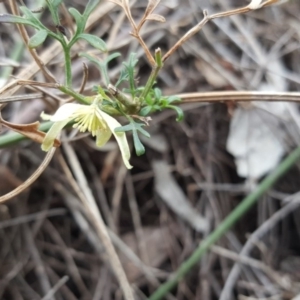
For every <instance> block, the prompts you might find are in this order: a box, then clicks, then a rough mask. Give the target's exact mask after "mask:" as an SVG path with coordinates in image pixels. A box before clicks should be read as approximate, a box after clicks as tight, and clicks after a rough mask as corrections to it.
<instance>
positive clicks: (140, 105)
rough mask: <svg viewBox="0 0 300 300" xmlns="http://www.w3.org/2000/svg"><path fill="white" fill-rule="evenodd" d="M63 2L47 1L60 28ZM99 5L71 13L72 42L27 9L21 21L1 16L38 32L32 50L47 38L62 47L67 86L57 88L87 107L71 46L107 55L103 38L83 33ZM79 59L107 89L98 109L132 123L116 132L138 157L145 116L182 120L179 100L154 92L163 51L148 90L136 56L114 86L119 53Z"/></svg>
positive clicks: (90, 3)
mask: <svg viewBox="0 0 300 300" xmlns="http://www.w3.org/2000/svg"><path fill="white" fill-rule="evenodd" d="M62 2H63V1H62V0H46V4H47V7H48V9H49V11H50V14H51V16H52V19H53V22H54V24H55V25H56V26H57V28H59V27H61V25H60V19H59V6H60V5H61V3H62ZM99 2H100V0H89V1H88V3H87V5H86V7H85V10H84V12H83V13H82V14H81V13H80V12H79V11H78V10H76V9H75V8H72V7H71V8H69V13H70V15H71V16H72V17H73V18H74V20H75V23H76V31H75V33H74V35H73V36H72V37H70V38H69V41H68V40H67V39H66V38H65V37H64V35H63V33H62V31H61V30H57V31H56V32H53V31H51V30H50V29H48V28H47V27H46V26H44V25H43V23H42V22H41V21H40V20H39V19H38V17H37V16H36V15H35V14H34V13H33V12H31V11H30V10H29V9H28V8H27V7H25V6H22V7H20V10H21V12H22V14H23V16H22V17H20V16H14V15H9V14H2V15H1V14H0V23H3V22H6V23H17V24H24V25H29V26H31V27H33V28H35V29H36V31H37V32H36V33H35V34H34V35H33V36H32V37H31V38H30V40H29V44H28V46H29V47H30V48H36V47H38V46H40V45H41V44H43V42H44V41H45V40H46V38H47V37H48V36H49V37H52V38H54V39H56V40H57V41H59V42H60V43H61V45H62V48H63V51H64V54H65V75H66V84H65V85H60V86H59V87H58V88H59V89H60V90H61V91H62V92H64V93H66V94H68V95H70V96H72V97H74V99H76V100H78V101H80V102H82V103H85V104H89V103H91V102H92V99H93V97H84V96H82V95H80V94H78V93H77V92H75V91H74V90H73V89H72V71H71V55H70V52H71V48H72V46H73V45H74V44H75V43H76V42H77V41H78V40H79V39H83V40H85V41H86V42H88V43H89V44H90V45H91V46H92V47H94V48H96V49H98V50H100V51H101V52H105V51H107V48H106V44H105V42H104V41H103V40H102V39H101V38H99V37H97V36H95V35H92V34H88V33H85V32H84V30H85V27H86V23H87V20H88V17H89V15H90V14H91V13H92V11H93V10H94V9H95V8H96V6H97V5H98V4H99ZM80 56H82V57H85V58H87V59H88V60H89V61H91V62H92V63H94V64H95V65H96V66H97V67H98V68H99V71H100V73H101V77H102V80H103V82H104V84H105V86H106V88H107V89H103V88H101V87H100V86H98V87H97V88H96V90H95V91H96V93H97V94H100V95H101V96H102V99H103V101H102V103H101V104H99V105H100V107H101V109H102V110H104V111H105V112H107V113H109V114H112V115H123V116H125V117H126V119H127V120H128V121H129V124H127V125H125V126H122V127H119V128H117V129H116V130H115V131H116V132H132V136H133V142H134V147H135V152H136V154H137V155H142V154H143V153H144V152H145V147H144V146H143V144H142V142H141V141H140V139H139V134H143V135H144V136H146V137H150V135H149V133H148V132H147V131H146V130H144V129H143V126H145V125H148V124H147V121H148V119H149V118H146V116H148V115H150V114H151V113H153V112H155V111H161V110H163V109H167V108H169V109H173V110H175V111H176V113H177V120H182V118H183V112H182V110H181V109H180V108H179V107H177V106H176V105H174V102H179V101H180V99H179V98H178V97H175V96H170V97H165V96H163V95H162V93H161V91H160V89H158V88H153V85H154V84H155V80H156V77H157V74H158V71H159V70H160V69H161V67H162V66H163V63H162V58H161V51H160V50H159V49H158V50H157V51H156V52H155V62H156V64H157V69H156V70H153V71H152V73H151V75H150V76H149V79H148V81H147V83H146V85H145V87H138V86H137V80H136V78H135V76H136V65H137V63H138V59H137V58H136V54H135V53H131V54H130V56H129V58H128V60H127V61H126V62H123V67H122V69H121V71H120V75H119V78H118V79H117V80H116V83H115V86H114V85H112V84H111V82H110V78H109V75H108V74H109V73H108V66H109V63H110V62H111V61H112V60H113V59H116V58H117V57H119V56H120V54H119V53H112V54H110V55H108V56H107V57H106V58H104V59H102V60H101V59H99V58H98V57H96V56H92V55H90V54H88V53H80ZM120 86H122V89H121V90H119V89H118V88H117V87H120ZM89 98H91V99H89ZM134 118H138V119H139V122H136V121H135V120H134Z"/></svg>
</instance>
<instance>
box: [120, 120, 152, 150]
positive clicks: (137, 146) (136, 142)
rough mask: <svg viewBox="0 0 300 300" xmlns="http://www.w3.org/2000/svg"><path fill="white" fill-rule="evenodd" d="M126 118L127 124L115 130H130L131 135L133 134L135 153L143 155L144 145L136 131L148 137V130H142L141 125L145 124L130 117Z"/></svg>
mask: <svg viewBox="0 0 300 300" xmlns="http://www.w3.org/2000/svg"><path fill="white" fill-rule="evenodd" d="M128 120H129V122H130V123H129V124H127V125H125V126H122V127H118V128H116V129H115V132H123V131H125V132H126V131H131V132H132V136H133V144H134V148H135V153H136V155H138V156H140V155H143V154H144V153H145V147H144V145H143V144H142V142H141V141H140V138H139V135H138V132H139V133H141V134H143V135H144V136H146V137H148V138H149V137H150V134H149V132H147V131H146V130H144V129H143V128H142V127H143V126H145V124H143V123H137V122H135V121H134V120H133V119H132V118H128Z"/></svg>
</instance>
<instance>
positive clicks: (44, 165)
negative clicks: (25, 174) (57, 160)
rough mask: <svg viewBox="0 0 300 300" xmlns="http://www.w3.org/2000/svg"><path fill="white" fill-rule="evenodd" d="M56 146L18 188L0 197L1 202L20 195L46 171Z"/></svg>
mask: <svg viewBox="0 0 300 300" xmlns="http://www.w3.org/2000/svg"><path fill="white" fill-rule="evenodd" d="M55 150H56V148H52V149H51V150H50V151H49V152H48V153H47V154H46V156H45V158H44V160H43V162H42V163H41V165H40V166H39V167H38V168H37V169H36V171H35V172H34V173H33V174H32V175H31V176H30V177H29V178H28V179H27V180H26V181H25V182H24V183H23V184H21V185H20V186H18V187H17V188H16V189H14V190H13V191H11V192H10V193H8V194H6V195H3V196H1V197H0V203H4V202H6V201H8V200H10V199H12V198H13V197H15V196H17V195H19V194H20V193H22V192H23V191H24V190H26V189H27V188H28V187H30V186H31V185H32V184H33V183H34V182H35V181H36V180H37V179H38V177H39V176H40V175H41V174H42V173H43V172H44V171H45V169H46V168H47V166H48V165H49V163H50V161H51V160H52V157H53V155H54V153H55Z"/></svg>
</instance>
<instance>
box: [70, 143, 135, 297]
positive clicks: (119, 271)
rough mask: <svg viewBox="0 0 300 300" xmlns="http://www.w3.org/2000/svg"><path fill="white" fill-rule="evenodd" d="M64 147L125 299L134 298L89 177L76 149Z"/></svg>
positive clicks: (87, 209) (86, 207)
mask: <svg viewBox="0 0 300 300" xmlns="http://www.w3.org/2000/svg"><path fill="white" fill-rule="evenodd" d="M64 148H65V150H66V152H67V154H68V160H69V163H70V165H71V167H72V170H73V172H74V174H75V177H76V178H77V180H78V183H79V186H80V188H81V190H82V192H83V193H84V195H85V199H84V202H83V205H84V208H85V212H86V215H87V217H88V219H89V220H90V222H91V223H92V224H93V225H94V227H95V230H96V232H97V234H98V236H99V238H100V239H101V241H102V243H103V245H104V247H105V250H106V252H107V255H108V257H109V259H110V264H111V266H112V268H113V270H114V272H115V275H116V277H117V279H118V281H119V283H120V286H121V288H122V290H123V293H124V297H125V299H126V300H134V296H133V292H132V289H131V287H130V284H129V282H128V280H127V277H126V274H125V272H124V270H123V267H122V265H121V262H120V260H119V257H118V255H117V253H116V251H115V248H114V246H113V244H112V242H111V240H110V237H109V234H108V232H107V228H106V225H105V223H104V221H103V219H102V216H101V214H100V212H99V209H98V207H97V205H96V201H95V199H94V196H93V194H92V193H91V190H90V188H89V186H88V182H87V179H86V177H85V175H84V172H83V170H82V167H81V165H80V163H79V161H78V158H77V156H76V154H75V152H74V150H73V149H72V148H71V147H70V146H69V145H68V144H65V145H64Z"/></svg>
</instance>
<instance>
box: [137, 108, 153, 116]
mask: <svg viewBox="0 0 300 300" xmlns="http://www.w3.org/2000/svg"><path fill="white" fill-rule="evenodd" d="M151 110H152V107H151V106H145V107H143V108H142V109H141V110H140V115H141V116H147V115H149V114H150V112H151Z"/></svg>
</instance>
